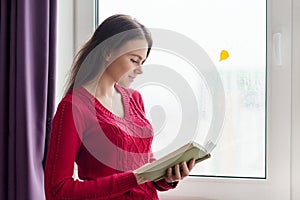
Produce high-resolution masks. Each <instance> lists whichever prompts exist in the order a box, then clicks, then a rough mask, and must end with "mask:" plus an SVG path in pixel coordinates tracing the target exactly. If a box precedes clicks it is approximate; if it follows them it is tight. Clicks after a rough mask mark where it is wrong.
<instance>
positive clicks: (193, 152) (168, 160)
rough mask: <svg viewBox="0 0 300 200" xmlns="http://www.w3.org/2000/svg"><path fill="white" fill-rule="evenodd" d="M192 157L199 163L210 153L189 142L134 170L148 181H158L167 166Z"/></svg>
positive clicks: (163, 174) (164, 173) (163, 175)
mask: <svg viewBox="0 0 300 200" xmlns="http://www.w3.org/2000/svg"><path fill="white" fill-rule="evenodd" d="M192 158H195V160H196V162H195V163H199V162H201V161H203V160H206V159H207V158H210V154H209V153H208V152H207V151H206V150H205V148H204V147H202V146H201V145H200V144H198V143H196V142H189V143H187V144H186V145H184V146H182V147H180V148H179V149H177V150H175V151H173V152H171V153H169V154H167V155H166V156H164V157H162V158H160V159H158V160H155V161H153V162H151V163H147V164H145V165H143V166H142V167H140V168H138V169H136V170H135V171H134V172H135V173H136V174H137V175H138V176H141V177H144V178H146V179H148V180H150V181H158V180H160V179H162V178H164V177H165V175H166V171H167V169H168V168H170V167H173V166H174V165H176V164H180V163H181V162H183V161H186V162H188V161H189V160H191V159H192Z"/></svg>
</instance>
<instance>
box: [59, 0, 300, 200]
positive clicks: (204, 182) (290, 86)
mask: <svg viewBox="0 0 300 200" xmlns="http://www.w3.org/2000/svg"><path fill="white" fill-rule="evenodd" d="M249 3H251V1H249ZM94 6H95V2H94V0H90V1H86V0H76V1H73V0H64V1H59V33H58V52H59V55H58V61H57V66H58V68H59V69H60V70H57V71H60V72H61V71H63V73H62V74H61V73H57V74H58V75H57V92H58V96H61V95H62V94H61V91H62V89H61V86H62V83H63V82H64V80H65V73H66V71H67V70H68V69H69V67H70V63H71V62H72V59H73V56H74V53H75V52H77V50H78V47H80V46H81V45H82V44H83V43H84V41H86V40H87V39H88V38H89V37H90V35H91V33H92V32H93V30H94V24H95V21H94ZM267 9H268V12H267V13H268V23H267V24H268V29H267V35H268V37H267V43H268V45H267V52H268V56H267V63H268V64H267V65H268V69H267V101H268V103H267V135H266V138H267V146H266V155H267V156H266V157H267V160H266V177H267V178H266V179H246V178H245V179H242V178H214V177H211V178H208V177H188V178H186V179H185V180H183V181H182V182H181V183H180V185H179V186H178V188H176V189H175V190H171V191H169V192H164V193H160V197H161V199H166V200H167V199H175V200H176V199H197V200H201V199H203V200H205V199H206V200H207V199H222V200H227V199H228V200H235V199H239V200H241V199H242V200H247V199H249V200H250V199H251V200H253V199H256V200H258V199H263V200H266V199H273V200H277V199H278V200H288V199H292V200H297V199H300V191H299V188H300V172H299V170H298V171H297V169H299V167H300V157H299V155H297V153H298V154H299V153H300V125H299V121H300V91H299V90H300V67H299V66H300V56H299V53H300V37H299V35H300V13H299V11H300V0H269V1H268V5H267ZM297 12H298V13H297ZM253 14H255V13H253ZM275 33H281V35H282V49H281V50H282V51H281V52H282V65H281V66H279V65H277V64H278V63H277V64H276V62H275V59H274V55H273V49H274V45H273V34H275Z"/></svg>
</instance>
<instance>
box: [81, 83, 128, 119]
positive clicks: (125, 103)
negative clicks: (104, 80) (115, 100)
mask: <svg viewBox="0 0 300 200" xmlns="http://www.w3.org/2000/svg"><path fill="white" fill-rule="evenodd" d="M114 87H115V89H116V90H117V91H118V92H119V93H120V94H121V99H122V103H123V109H124V116H123V117H121V116H118V115H116V114H114V113H113V112H112V111H110V110H109V109H107V108H106V107H105V106H104V105H103V104H102V103H101V102H100V101H99V100H98V99H97V98H96V97H95V96H94V95H92V94H91V93H90V92H89V91H88V90H87V89H86V88H84V87H81V89H82V90H83V91H84V93H86V94H87V96H88V97H89V98H90V99H91V100H92V101H94V102H95V104H96V106H97V107H98V108H99V109H100V110H101V111H102V112H103V113H105V114H106V115H109V116H110V117H112V118H114V119H118V120H119V121H124V120H126V119H127V118H128V117H129V98H128V95H127V93H126V91H125V89H124V88H122V87H121V86H120V85H118V84H117V83H116V84H115V85H114Z"/></svg>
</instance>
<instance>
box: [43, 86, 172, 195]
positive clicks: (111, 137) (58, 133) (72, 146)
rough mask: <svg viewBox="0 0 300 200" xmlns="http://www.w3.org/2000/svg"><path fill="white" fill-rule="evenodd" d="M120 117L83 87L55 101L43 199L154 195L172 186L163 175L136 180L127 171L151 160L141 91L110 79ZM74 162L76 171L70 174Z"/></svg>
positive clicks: (148, 131) (149, 132) (149, 133)
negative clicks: (121, 111) (121, 107)
mask: <svg viewBox="0 0 300 200" xmlns="http://www.w3.org/2000/svg"><path fill="white" fill-rule="evenodd" d="M115 87H116V89H117V90H118V91H119V92H120V93H121V95H122V100H123V105H124V118H121V117H118V116H116V115H114V114H113V113H112V112H110V111H109V110H107V109H106V108H105V107H104V106H103V105H102V104H101V103H100V102H99V101H98V100H97V99H96V98H95V97H94V96H92V95H91V94H90V93H89V92H88V91H87V90H85V89H84V88H77V89H74V90H73V91H72V92H70V93H69V94H67V95H66V96H65V97H64V98H63V99H62V101H61V102H60V104H59V106H58V108H57V111H56V114H55V117H54V119H53V122H52V132H51V138H50V143H49V151H48V155H47V161H46V169H45V191H46V198H47V199H48V200H52V199H143V200H147V199H149V200H155V199H158V195H157V191H156V190H161V191H165V190H168V189H170V188H172V187H171V186H170V185H169V184H167V183H166V181H165V180H161V181H158V182H148V183H145V184H142V185H138V184H137V181H136V178H135V176H134V174H133V172H132V170H134V169H136V168H138V167H140V166H142V165H144V164H145V163H147V162H151V161H153V160H154V158H153V156H152V151H151V142H152V139H153V129H152V127H151V125H150V123H149V122H148V120H147V119H146V117H145V111H144V105H143V101H142V98H141V95H140V94H139V93H138V92H137V91H135V90H131V89H125V88H123V87H121V86H119V85H117V84H116V86H115ZM74 162H76V163H77V165H78V176H79V178H80V179H81V180H82V181H79V180H74V179H73V178H72V175H73V170H74V169H73V168H74Z"/></svg>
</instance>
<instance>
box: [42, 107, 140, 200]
mask: <svg viewBox="0 0 300 200" xmlns="http://www.w3.org/2000/svg"><path fill="white" fill-rule="evenodd" d="M80 117H82V113H80V112H79V109H76V107H74V105H72V104H71V103H70V102H62V103H61V104H60V105H59V107H58V110H57V113H56V115H55V118H54V120H53V123H52V124H53V127H52V133H51V136H50V137H51V138H50V144H49V151H48V155H47V161H46V169H45V190H46V197H47V199H50V200H51V199H107V198H114V197H118V196H122V195H123V194H124V193H125V192H126V191H128V190H130V189H131V188H134V187H136V186H137V185H138V183H137V180H136V177H135V175H134V174H133V172H124V173H118V174H114V175H111V176H107V177H101V178H97V179H94V180H84V181H75V180H74V179H73V178H72V176H73V170H74V162H75V158H76V155H77V152H78V151H79V148H80V146H81V137H82V135H79V134H78V133H82V132H83V129H84V123H83V121H84V120H83V119H80ZM83 117H84V116H83ZM75 122H76V125H75Z"/></svg>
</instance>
